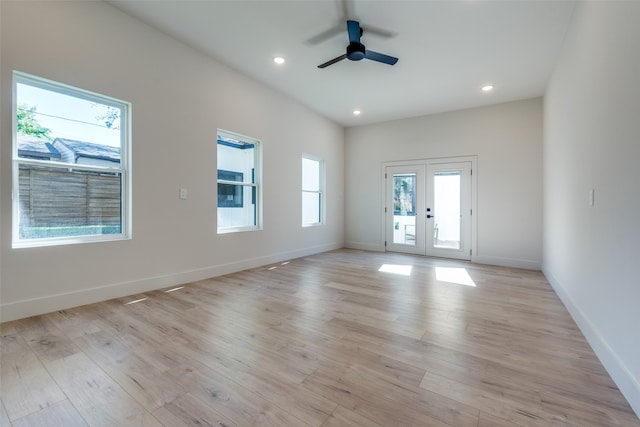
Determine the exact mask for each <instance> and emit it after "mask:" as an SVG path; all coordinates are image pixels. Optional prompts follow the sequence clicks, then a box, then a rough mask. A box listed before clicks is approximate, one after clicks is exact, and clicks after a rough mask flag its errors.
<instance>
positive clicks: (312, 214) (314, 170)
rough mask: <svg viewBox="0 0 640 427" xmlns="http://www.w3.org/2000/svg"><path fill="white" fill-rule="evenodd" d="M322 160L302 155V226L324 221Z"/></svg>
mask: <svg viewBox="0 0 640 427" xmlns="http://www.w3.org/2000/svg"><path fill="white" fill-rule="evenodd" d="M323 211H324V162H323V161H322V160H320V159H317V158H314V157H311V156H306V155H304V156H302V226H303V227H307V226H311V225H319V224H322V223H323V222H324V213H323Z"/></svg>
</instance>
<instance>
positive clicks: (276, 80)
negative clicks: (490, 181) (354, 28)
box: [109, 0, 574, 127]
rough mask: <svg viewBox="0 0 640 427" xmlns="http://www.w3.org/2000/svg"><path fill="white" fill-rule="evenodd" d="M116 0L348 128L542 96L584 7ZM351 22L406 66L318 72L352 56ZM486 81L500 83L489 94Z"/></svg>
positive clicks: (361, 64)
mask: <svg viewBox="0 0 640 427" xmlns="http://www.w3.org/2000/svg"><path fill="white" fill-rule="evenodd" d="M109 3H110V4H112V5H113V6H115V7H117V8H119V9H120V10H122V11H124V12H125V13H127V14H129V15H131V16H133V17H135V18H138V19H140V20H141V21H143V22H145V23H147V24H149V25H151V26H153V27H155V28H157V29H159V30H160V31H163V32H165V33H167V34H169V35H171V36H173V37H174V38H176V39H178V40H180V41H182V42H183V43H185V44H187V45H190V46H192V47H194V48H196V49H198V50H199V51H201V52H203V53H205V54H207V55H209V56H211V57H213V58H215V59H217V60H219V61H221V62H223V63H225V64H227V65H229V66H230V67H232V68H234V69H236V70H237V71H239V72H241V73H243V74H245V75H247V76H250V77H252V78H255V79H256V80H259V81H261V82H264V83H265V84H266V85H268V86H270V87H272V88H274V89H275V90H278V91H280V92H282V93H285V94H287V95H288V96H290V97H291V98H294V99H296V100H298V101H299V102H300V103H302V104H304V105H306V106H308V107H309V108H311V109H313V110H315V111H317V112H318V113H320V114H322V115H324V116H326V117H328V118H330V119H331V120H334V121H335V122H337V123H339V124H341V125H343V126H347V127H348V126H356V125H360V124H368V123H374V122H381V121H387V120H394V119H398V118H405V117H412V116H420V115H425V114H432V113H438V112H444V111H452V110H458V109H463V108H469V107H476V106H482V105H489V104H495V103H500V102H506V101H512V100H517V99H525V98H531V97H537V96H541V95H543V93H544V89H545V87H546V85H547V82H548V78H549V76H550V74H551V71H552V69H553V66H554V64H555V61H556V59H557V57H558V55H559V52H560V49H561V46H562V42H563V39H564V36H565V32H566V29H567V28H568V25H569V21H570V19H571V15H572V12H573V8H574V2H573V1H542V0H540V1H538V0H536V1H526V0H522V1H518V0H505V1H499V0H447V1H445V0H442V1H421V0H410V1H403V0H335V1H334V0H315V1H313V0H284V1H273V0H258V1H249V0H234V1H222V0H211V1H206V0H204V1H203V0H200V1H189V0H179V1H178V0H165V1H139V0H110V1H109ZM347 19H352V20H356V21H359V22H360V25H361V26H362V27H363V29H364V33H363V35H362V38H361V42H362V43H363V44H364V45H365V46H366V48H367V49H370V50H374V51H376V52H381V53H385V54H388V55H392V56H395V57H398V58H399V61H398V63H397V64H396V65H394V66H390V65H386V64H381V63H378V62H375V61H370V60H362V61H357V62H356V61H349V60H343V61H340V62H338V63H336V64H334V65H331V66H329V67H327V68H324V69H319V68H318V67H317V66H318V65H319V64H321V63H323V62H326V61H328V60H329V59H332V58H334V57H336V56H338V55H341V54H343V53H345V49H346V46H347V44H348V35H347V24H346V20H347ZM368 29H369V30H368ZM276 56H280V57H283V58H284V59H285V61H286V62H285V63H284V64H281V65H278V64H275V63H274V62H273V58H274V57H276ZM488 84H490V85H493V86H494V89H493V90H492V91H489V92H483V91H482V90H481V88H482V87H483V86H485V85H488ZM355 109H358V110H360V111H361V112H362V113H361V114H360V115H359V116H355V115H354V114H353V110H355Z"/></svg>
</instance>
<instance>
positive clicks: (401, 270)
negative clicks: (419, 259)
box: [378, 264, 413, 276]
mask: <svg viewBox="0 0 640 427" xmlns="http://www.w3.org/2000/svg"><path fill="white" fill-rule="evenodd" d="M412 269H413V266H412V265H398V264H382V267H380V268H379V269H378V271H380V272H382V273H391V274H400V275H402V276H411V270H412Z"/></svg>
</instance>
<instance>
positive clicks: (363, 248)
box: [344, 242, 384, 252]
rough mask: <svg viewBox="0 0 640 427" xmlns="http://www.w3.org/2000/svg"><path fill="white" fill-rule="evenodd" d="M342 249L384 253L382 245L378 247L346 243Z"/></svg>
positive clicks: (374, 244)
mask: <svg viewBox="0 0 640 427" xmlns="http://www.w3.org/2000/svg"><path fill="white" fill-rule="evenodd" d="M344 247H345V248H348V249H357V250H360V251H371V252H384V244H382V245H380V244H377V243H363V242H347V243H345V244H344Z"/></svg>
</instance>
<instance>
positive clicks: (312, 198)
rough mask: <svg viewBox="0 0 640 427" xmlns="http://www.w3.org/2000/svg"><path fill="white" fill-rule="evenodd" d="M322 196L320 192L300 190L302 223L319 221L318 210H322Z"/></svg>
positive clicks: (307, 223)
mask: <svg viewBox="0 0 640 427" xmlns="http://www.w3.org/2000/svg"><path fill="white" fill-rule="evenodd" d="M321 202H322V198H321V194H320V193H310V192H306V191H303V192H302V224H303V225H309V224H318V223H320V212H321V211H322V204H321Z"/></svg>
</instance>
